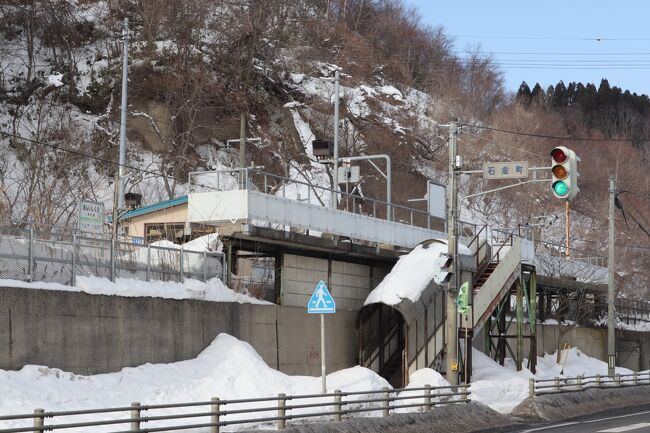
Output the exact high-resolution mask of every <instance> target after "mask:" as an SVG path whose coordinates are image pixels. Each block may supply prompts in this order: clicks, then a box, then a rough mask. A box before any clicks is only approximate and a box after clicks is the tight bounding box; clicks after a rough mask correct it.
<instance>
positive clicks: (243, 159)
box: [239, 111, 246, 168]
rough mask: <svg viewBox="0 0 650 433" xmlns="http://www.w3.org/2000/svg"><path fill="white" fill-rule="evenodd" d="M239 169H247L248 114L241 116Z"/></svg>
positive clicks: (243, 113) (242, 113)
mask: <svg viewBox="0 0 650 433" xmlns="http://www.w3.org/2000/svg"><path fill="white" fill-rule="evenodd" d="M239 168H246V113H245V112H244V111H242V112H241V114H240V115H239Z"/></svg>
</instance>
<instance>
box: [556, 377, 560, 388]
mask: <svg viewBox="0 0 650 433" xmlns="http://www.w3.org/2000/svg"><path fill="white" fill-rule="evenodd" d="M555 387H556V388H557V389H558V391H559V390H560V378H559V377H556V378H555Z"/></svg>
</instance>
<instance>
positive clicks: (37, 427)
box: [34, 409, 45, 433]
mask: <svg viewBox="0 0 650 433" xmlns="http://www.w3.org/2000/svg"><path fill="white" fill-rule="evenodd" d="M44 413H45V410H43V409H34V433H43V432H44V431H45V430H44V429H43V425H44V424H45V417H44V416H43V414H44Z"/></svg>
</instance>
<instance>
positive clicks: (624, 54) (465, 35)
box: [405, 0, 650, 94]
mask: <svg viewBox="0 0 650 433" xmlns="http://www.w3.org/2000/svg"><path fill="white" fill-rule="evenodd" d="M405 3H406V4H407V5H412V6H414V7H416V8H417V9H418V10H419V12H420V15H421V16H422V20H423V22H424V23H425V24H428V25H431V26H433V27H436V26H442V27H443V28H444V29H445V33H446V34H447V35H449V36H452V37H453V38H454V43H455V50H456V51H457V52H458V53H459V54H461V55H462V54H463V52H464V51H465V50H466V49H467V48H468V47H470V46H475V45H477V44H480V46H481V50H482V51H486V52H490V53H494V55H493V57H494V58H495V60H496V62H497V63H499V64H500V65H501V66H500V69H501V70H502V71H503V72H504V78H505V83H506V87H507V89H508V90H512V91H515V90H516V89H517V88H518V87H519V84H521V82H522V81H526V82H527V83H528V85H529V86H530V87H531V89H532V87H533V85H534V84H535V83H536V82H539V83H540V84H541V85H542V86H543V87H544V88H545V89H546V87H548V85H549V84H556V83H557V82H558V81H559V80H563V81H564V83H565V84H568V83H569V82H571V81H581V82H583V83H585V82H593V83H595V84H596V86H598V84H599V83H600V80H601V78H607V79H608V80H609V83H610V85H612V86H618V87H621V88H623V89H629V90H630V91H632V92H636V93H646V94H650V1H647V0H645V1H642V0H619V1H615V0H609V1H603V0H589V1H588V0H565V1H558V0H547V1H536V2H532V1H527V0H518V1H514V0H493V1H486V0H468V1H465V2H454V1H449V0H447V1H435V0H428V1H427V0H405ZM599 38H600V39H601V40H600V41H598V40H597V39H599ZM514 53H517V54H514ZM519 53H553V54H519ZM632 53H633V54H632Z"/></svg>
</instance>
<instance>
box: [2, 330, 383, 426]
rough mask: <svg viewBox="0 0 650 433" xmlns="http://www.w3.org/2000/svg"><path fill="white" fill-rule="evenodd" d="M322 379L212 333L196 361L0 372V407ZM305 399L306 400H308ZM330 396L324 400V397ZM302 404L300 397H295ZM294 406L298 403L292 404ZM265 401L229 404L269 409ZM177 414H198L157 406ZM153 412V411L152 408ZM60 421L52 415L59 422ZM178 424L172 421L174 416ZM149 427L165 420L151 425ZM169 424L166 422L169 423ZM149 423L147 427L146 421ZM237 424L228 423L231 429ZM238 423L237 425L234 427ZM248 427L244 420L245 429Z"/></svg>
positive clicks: (102, 401)
mask: <svg viewBox="0 0 650 433" xmlns="http://www.w3.org/2000/svg"><path fill="white" fill-rule="evenodd" d="M327 379H328V380H327V384H328V389H329V390H330V391H332V390H334V389H341V390H342V391H365V390H376V389H381V388H382V387H387V386H389V385H388V383H387V382H386V381H385V380H384V379H383V378H381V377H379V376H378V375H376V374H375V373H373V372H372V371H370V370H368V369H365V368H362V367H354V368H349V369H346V370H341V371H338V372H335V373H332V374H330V375H328V378H327ZM320 386H321V381H320V378H318V377H307V376H289V375H286V374H284V373H281V372H279V371H277V370H274V369H272V368H270V367H269V366H268V365H266V363H265V362H264V361H263V359H262V358H261V357H260V356H259V355H258V354H257V352H255V350H254V349H253V347H252V346H251V345H249V344H248V343H245V342H242V341H239V340H237V339H236V338H234V337H232V336H230V335H227V334H219V335H218V336H217V338H216V339H215V340H214V341H213V342H212V344H211V345H210V346H209V347H208V348H206V349H205V350H204V351H203V352H201V353H200V354H199V355H198V356H197V357H196V358H195V359H190V360H187V361H181V362H175V363H172V364H145V365H141V366H139V367H134V368H124V369H123V370H122V371H120V372H117V373H109V374H99V375H95V376H80V375H75V374H72V373H68V372H64V371H61V370H58V369H52V368H48V367H42V366H36V365H28V366H25V367H24V368H23V369H22V370H20V371H5V370H0V389H1V390H2V392H1V393H0V408H2V413H3V415H9V414H18V413H26V412H31V411H32V410H33V409H34V408H44V409H46V410H48V411H49V410H55V411H61V410H70V409H90V408H100V407H123V406H128V405H129V404H130V402H132V401H138V402H140V403H141V404H167V403H178V402H192V401H209V400H210V399H211V398H212V397H219V398H221V399H243V398H247V399H248V398H256V397H271V396H277V394H278V393H285V394H287V395H298V394H318V393H320ZM349 398H355V399H358V400H365V399H368V398H372V397H370V396H368V395H359V396H350V397H349ZM310 401H311V400H310ZM329 401H331V398H329ZM300 402H302V403H305V402H307V400H302V401H300ZM292 403H298V401H292ZM268 406H273V404H272V403H269V402H257V403H249V404H246V405H245V406H244V405H241V404H240V405H232V407H231V406H228V408H229V409H235V408H237V409H241V408H243V407H268ZM330 409H331V408H329V407H323V408H308V409H306V411H317V410H320V411H327V410H330ZM163 412H164V413H167V414H172V413H174V414H178V413H191V412H197V408H186V409H169V410H167V411H156V413H155V414H156V415H160V414H162V413H163ZM152 414H153V413H152ZM272 414H273V416H274V415H275V411H273V412H259V413H253V414H244V415H231V416H226V417H225V419H226V420H228V419H230V420H233V419H236V418H238V417H239V418H250V417H264V416H270V415H272ZM111 417H112V418H114V419H118V418H123V417H124V414H123V413H115V414H104V415H101V419H107V418H111ZM93 419H98V417H97V415H87V416H77V417H74V418H69V419H68V420H74V421H91V420H93ZM64 420H65V418H61V419H58V418H57V422H63V421H64ZM177 423H178V421H177ZM154 424H155V426H160V425H164V423H160V424H158V423H154ZM22 425H26V424H25V423H21V422H4V423H3V422H0V426H1V427H0V428H7V427H17V426H22ZM168 425H169V424H168ZM148 427H152V428H153V427H154V425H149V424H148ZM235 428H237V427H235V426H233V427H228V428H226V429H225V430H232V429H235ZM240 428H244V426H242V427H240ZM247 428H250V425H249V426H247ZM111 429H113V430H115V427H105V428H100V427H98V428H96V429H93V431H107V430H111Z"/></svg>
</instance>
